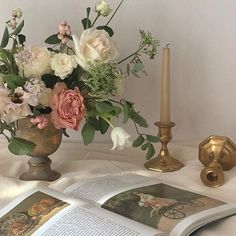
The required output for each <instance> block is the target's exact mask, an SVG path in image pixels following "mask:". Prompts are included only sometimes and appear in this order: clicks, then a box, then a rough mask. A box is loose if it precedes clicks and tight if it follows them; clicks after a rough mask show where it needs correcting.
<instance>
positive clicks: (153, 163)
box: [144, 156, 184, 172]
mask: <svg viewBox="0 0 236 236" xmlns="http://www.w3.org/2000/svg"><path fill="white" fill-rule="evenodd" d="M144 166H145V167H146V168H147V169H148V170H152V171H157V172H172V171H176V170H179V169H181V168H182V167H183V166H184V165H183V164H182V163H181V162H180V161H179V160H177V159H175V158H174V157H171V156H168V158H167V157H165V158H162V157H160V156H158V157H156V158H153V159H151V160H149V161H147V162H146V163H145V164H144Z"/></svg>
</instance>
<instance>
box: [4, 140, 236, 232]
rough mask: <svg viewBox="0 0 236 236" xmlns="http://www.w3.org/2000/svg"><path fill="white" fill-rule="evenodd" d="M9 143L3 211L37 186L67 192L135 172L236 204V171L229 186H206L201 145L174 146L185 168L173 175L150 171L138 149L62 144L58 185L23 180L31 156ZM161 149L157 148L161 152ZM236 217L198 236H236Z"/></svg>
mask: <svg viewBox="0 0 236 236" xmlns="http://www.w3.org/2000/svg"><path fill="white" fill-rule="evenodd" d="M6 145H7V144H6V143H5V142H0V189H1V190H0V208H2V207H3V206H5V205H6V204H7V203H9V202H11V200H13V199H14V198H15V197H16V196H18V195H19V194H20V193H23V192H25V191H27V190H29V189H31V188H33V187H36V186H48V187H50V188H53V189H56V190H58V191H63V190H64V189H65V188H66V187H68V186H69V185H71V184H72V183H75V182H78V181H80V180H82V179H88V178H93V177H97V176H104V175H107V174H119V173H122V172H134V173H138V174H142V175H145V176H150V177H154V178H157V179H158V180H161V181H163V182H165V183H169V184H172V185H175V186H179V187H182V188H185V189H188V190H193V191H197V192H199V193H202V194H208V195H210V196H212V197H216V198H219V199H222V200H225V201H233V202H236V197H235V196H236V168H233V169H232V170H230V171H228V172H224V173H225V184H224V185H223V186H221V187H219V188H208V187H206V186H204V185H203V183H202V182H201V180H200V177H199V174H200V172H201V170H202V168H203V166H202V164H201V163H200V162H199V161H198V142H195V143H193V142H191V143H190V142H189V143H187V142H179V143H172V144H171V145H170V146H169V148H170V152H171V154H172V155H173V156H175V157H176V158H178V159H179V160H180V161H182V162H183V163H184V165H185V167H183V168H182V169H181V170H179V171H176V172H169V173H158V172H152V171H147V170H146V169H145V168H144V166H143V164H144V162H145V158H144V156H145V154H144V153H143V152H142V151H139V150H138V149H134V148H128V149H125V150H122V151H110V147H111V145H107V144H98V143H97V144H91V145H89V146H84V145H83V144H79V143H66V142H64V143H62V144H61V147H60V148H59V150H58V151H57V152H56V153H54V154H53V155H52V156H51V159H52V161H53V162H52V167H53V168H54V169H56V170H57V171H59V172H60V173H61V174H62V176H61V178H60V179H58V180H56V181H54V182H41V181H29V182H24V181H21V180H19V176H20V174H22V173H23V172H24V171H25V170H26V169H27V161H28V159H29V158H28V157H26V156H14V155H12V154H10V153H9V152H8V150H7V147H6ZM158 149H159V147H158V146H157V150H158ZM235 225H236V216H232V217H229V218H226V219H223V220H220V221H218V222H214V223H211V224H209V225H207V226H205V227H203V228H201V229H200V230H199V231H197V232H195V233H194V235H197V236H199V235H201V236H213V235H214V236H218V235H219V236H222V235H226V236H233V235H236V231H235Z"/></svg>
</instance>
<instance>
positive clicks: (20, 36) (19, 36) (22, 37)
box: [17, 34, 26, 45]
mask: <svg viewBox="0 0 236 236" xmlns="http://www.w3.org/2000/svg"><path fill="white" fill-rule="evenodd" d="M17 37H18V41H19V44H21V45H23V44H24V42H25V41H26V37H25V35H23V34H18V35H17Z"/></svg>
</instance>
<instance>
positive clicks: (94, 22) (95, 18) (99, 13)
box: [91, 13, 100, 27]
mask: <svg viewBox="0 0 236 236" xmlns="http://www.w3.org/2000/svg"><path fill="white" fill-rule="evenodd" d="M99 16H100V13H98V14H97V16H96V18H95V19H94V21H93V23H92V25H91V27H93V26H94V24H95V23H96V21H97V19H98V18H99Z"/></svg>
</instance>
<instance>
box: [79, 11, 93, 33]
mask: <svg viewBox="0 0 236 236" xmlns="http://www.w3.org/2000/svg"><path fill="white" fill-rule="evenodd" d="M90 11H91V8H90V7H87V9H86V13H87V17H86V18H84V19H82V20H81V23H82V25H83V27H84V29H85V30H86V29H88V28H91V26H92V22H91V20H90V19H89V15H90Z"/></svg>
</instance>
